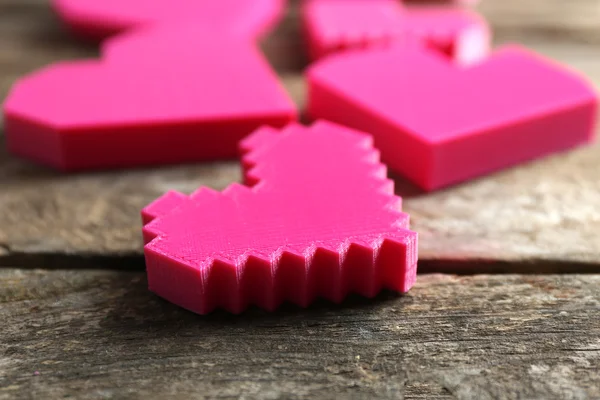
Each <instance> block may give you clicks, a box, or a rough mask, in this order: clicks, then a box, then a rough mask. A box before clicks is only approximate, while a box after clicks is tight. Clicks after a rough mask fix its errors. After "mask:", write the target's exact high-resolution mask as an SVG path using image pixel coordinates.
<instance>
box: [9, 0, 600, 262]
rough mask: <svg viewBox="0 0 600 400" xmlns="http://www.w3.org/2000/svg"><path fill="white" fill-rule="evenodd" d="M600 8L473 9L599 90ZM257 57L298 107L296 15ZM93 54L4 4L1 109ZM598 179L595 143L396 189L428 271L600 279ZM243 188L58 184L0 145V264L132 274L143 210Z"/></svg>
mask: <svg viewBox="0 0 600 400" xmlns="http://www.w3.org/2000/svg"><path fill="white" fill-rule="evenodd" d="M294 4H296V5H297V2H295V3H294ZM599 6H600V1H596V0H577V1H575V0H573V1H568V2H565V1H558V0H544V1H542V0H539V1H538V0H536V1H535V2H534V3H532V4H529V3H528V5H527V7H525V6H523V3H522V1H521V0H484V1H483V2H482V4H481V10H482V12H484V14H485V15H486V16H487V17H488V18H489V19H490V21H491V24H492V26H493V27H494V28H495V29H496V42H497V43H503V42H506V41H515V40H517V41H520V42H522V43H524V44H525V45H527V46H530V47H532V48H534V49H537V50H538V51H540V52H542V53H543V54H546V55H548V56H550V57H553V58H555V59H557V60H560V61H562V62H565V63H567V64H569V65H570V66H572V67H573V68H575V69H577V70H579V71H581V72H583V73H585V74H587V75H588V76H589V77H590V79H591V80H592V81H593V82H594V83H595V84H596V85H597V86H600V42H598V40H597V38H598V37H600V33H598V34H595V33H594V32H596V29H598V24H597V21H598V19H597V18H596V17H597V16H598V15H599V14H598V7H599ZM599 32H600V31H599ZM262 47H263V49H264V51H265V53H266V55H267V57H268V58H269V60H270V61H271V62H272V64H273V65H274V67H275V68H276V69H277V71H279V73H280V75H281V76H282V79H283V81H284V83H285V85H286V87H287V88H288V90H289V91H290V93H291V94H292V96H293V98H294V99H295V100H296V101H297V103H298V104H299V105H302V104H303V103H304V84H303V81H302V77H301V71H302V69H303V68H304V66H305V65H306V60H305V58H304V55H303V52H302V43H301V41H300V39H299V32H298V21H297V10H296V8H295V7H292V9H291V11H290V15H289V16H288V18H287V19H286V21H284V23H283V24H282V25H281V26H280V28H279V29H278V31H277V32H276V33H275V34H274V35H272V36H271V37H270V38H269V39H268V40H266V41H265V43H264V44H263V46H262ZM95 54H96V49H95V48H94V47H93V46H89V45H83V44H80V43H77V42H76V41H75V40H73V39H70V38H69V37H68V36H67V35H66V34H65V33H64V32H62V30H61V28H60V25H59V23H58V21H57V20H56V19H55V18H54V17H53V16H52V14H51V12H50V8H49V6H48V5H47V3H46V1H45V0H26V1H25V0H0V98H2V97H4V95H5V93H7V91H8V89H9V87H10V85H11V84H12V82H13V81H14V80H15V79H16V78H17V77H18V76H19V75H22V74H25V73H27V72H30V71H32V70H34V69H36V68H38V67H40V66H42V65H45V64H47V63H50V62H52V61H54V60H58V59H75V58H79V57H89V56H93V55H95ZM0 139H1V138H0ZM0 142H1V140H0ZM599 171H600V146H598V145H595V146H592V147H589V148H585V149H578V150H575V151H572V152H568V153H565V154H559V155H555V156H552V157H548V158H546V159H543V160H539V161H537V162H533V163H529V164H526V165H522V166H519V167H516V168H512V169H509V170H506V171H504V172H500V173H497V174H494V175H491V176H488V177H485V178H482V179H479V180H476V181H473V182H470V183H466V184H463V185H460V186H457V187H453V188H450V189H447V190H444V191H440V192H436V193H433V194H429V195H425V194H423V193H420V192H419V191H418V190H416V189H415V188H414V187H412V186H411V185H410V184H408V183H406V182H405V181H403V180H402V179H400V178H397V179H396V182H397V186H398V193H399V194H401V195H403V196H405V207H406V211H408V212H409V213H410V214H411V216H412V221H413V228H414V229H415V230H417V231H419V232H420V235H421V240H420V245H421V248H420V254H421V260H423V263H422V265H423V267H424V268H426V269H429V270H444V271H449V270H454V269H461V270H462V269H465V268H467V269H472V268H471V267H470V265H471V264H470V262H471V261H472V260H474V259H475V260H484V261H486V263H484V264H481V263H478V264H475V265H476V266H477V268H478V269H479V268H484V267H485V268H487V270H494V271H522V270H536V271H538V270H540V269H542V270H543V269H546V270H548V269H549V270H561V271H565V270H566V271H580V270H598V269H600V229H599V228H598V227H599V226H600V208H599V207H598V205H599V204H600V172H599ZM239 178H240V174H239V167H238V165H237V163H236V162H235V161H231V162H222V163H214V164H203V165H191V166H175V167H165V168H155V169H140V170H128V171H111V172H104V173H88V174H76V175H61V174H58V173H55V172H52V171H50V170H48V169H45V168H43V167H38V166H35V165H32V164H30V163H28V162H27V161H23V160H18V159H15V158H13V157H11V156H10V155H8V154H7V153H6V150H5V148H4V147H3V143H2V144H0V183H1V185H2V190H1V191H0V265H5V266H6V265H8V266H10V265H13V266H16V265H19V266H34V267H36V266H37V267H50V266H65V265H68V266H72V267H78V268H81V267H94V266H96V267H105V266H106V265H110V266H112V267H119V268H120V267H128V266H140V267H141V266H143V260H142V257H141V254H142V242H141V235H140V229H141V225H140V221H139V210H140V209H141V207H143V206H144V205H145V204H147V203H148V202H150V201H152V200H153V199H154V198H156V197H157V196H159V195H160V194H162V193H163V192H164V191H166V190H168V189H176V190H181V191H184V192H190V191H192V190H194V189H195V188H197V187H199V186H201V185H207V186H211V187H213V188H216V189H222V188H224V187H225V186H226V185H227V184H229V183H231V182H234V181H238V180H239ZM548 266H551V267H548Z"/></svg>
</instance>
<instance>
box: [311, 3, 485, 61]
mask: <svg viewBox="0 0 600 400" xmlns="http://www.w3.org/2000/svg"><path fill="white" fill-rule="evenodd" d="M302 24H303V27H304V32H305V35H306V38H307V45H308V52H309V55H310V57H311V58H312V59H313V60H315V59H319V58H322V57H324V56H326V55H329V54H333V53H336V52H339V51H343V50H347V49H364V48H371V47H385V46H388V45H390V44H391V43H404V44H408V43H410V44H418V45H425V46H427V47H429V48H432V49H436V50H438V51H440V52H442V53H443V54H446V55H448V56H449V57H450V58H452V59H453V60H455V61H456V62H458V63H459V64H470V63H474V62H476V61H478V60H481V59H483V58H484V57H486V56H487V55H488V53H489V47H490V31H489V27H488V25H487V23H486V21H485V20H484V19H483V18H482V17H480V16H479V15H477V14H476V13H474V12H472V11H469V10H466V9H461V8H452V7H440V6H437V7H410V8H404V7H402V5H401V4H400V3H399V2H398V1H396V0H355V1H339V0H306V1H305V2H304V3H303V7H302Z"/></svg>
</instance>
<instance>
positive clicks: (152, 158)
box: [4, 26, 297, 170]
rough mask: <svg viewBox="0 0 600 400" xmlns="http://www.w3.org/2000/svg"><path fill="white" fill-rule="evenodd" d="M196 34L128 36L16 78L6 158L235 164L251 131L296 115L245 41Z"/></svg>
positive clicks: (57, 163)
mask: <svg viewBox="0 0 600 400" xmlns="http://www.w3.org/2000/svg"><path fill="white" fill-rule="evenodd" d="M205 33H206V32H205V31H204V30H203V29H200V28H199V27H195V26H194V27H191V26H186V27H183V26H182V27H179V28H178V29H174V28H173V27H170V28H164V29H160V28H156V29H148V30H136V31H135V32H133V33H131V34H124V35H120V36H119V37H118V38H116V39H114V40H109V41H108V42H106V43H105V46H104V47H103V55H104V58H103V59H102V60H86V61H69V62H60V63H57V64H54V65H51V66H49V67H46V68H43V69H41V70H39V71H37V72H34V73H33V74H31V75H29V76H26V77H24V78H22V79H21V80H19V81H18V82H17V83H16V84H15V85H14V87H13V88H12V90H11V92H10V94H9V96H8V98H7V100H6V102H5V104H4V114H5V133H6V135H5V136H6V139H7V141H8V148H9V150H10V151H11V152H13V153H14V154H17V155H20V156H23V157H27V158H30V159H32V160H34V161H38V162H40V163H44V164H47V165H51V166H53V167H55V168H58V169H61V170H82V169H97V168H115V167H135V166H142V165H156V164H170V163H181V162H190V161H200V160H210V159H219V158H229V157H235V156H236V155H237V145H238V141H239V140H240V139H241V138H243V137H244V136H246V135H248V134H249V133H250V132H252V131H253V130H254V129H256V128H257V127H259V126H261V125H263V124H267V125H272V126H283V125H286V124H288V123H289V122H290V121H294V120H296V117H297V111H296V107H295V105H294V104H293V102H292V101H291V99H290V98H289V97H288V95H287V94H286V92H285V90H284V89H283V87H282V86H281V84H280V83H279V80H278V77H277V75H276V74H275V73H274V71H272V69H271V68H270V66H269V64H268V63H267V61H266V60H265V59H264V58H263V56H262V54H261V53H260V51H259V50H258V49H257V48H256V47H255V45H254V43H252V41H251V40H250V39H240V38H238V37H235V38H234V37H229V36H228V35H207V34H205Z"/></svg>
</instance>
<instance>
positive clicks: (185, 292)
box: [142, 122, 417, 314]
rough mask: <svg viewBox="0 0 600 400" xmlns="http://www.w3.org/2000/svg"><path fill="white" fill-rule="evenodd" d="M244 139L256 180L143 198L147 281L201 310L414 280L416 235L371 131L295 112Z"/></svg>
mask: <svg viewBox="0 0 600 400" xmlns="http://www.w3.org/2000/svg"><path fill="white" fill-rule="evenodd" d="M242 149H243V151H244V152H245V154H244V156H243V166H244V168H245V179H246V183H247V184H249V185H251V187H249V186H242V185H238V184H233V185H231V186H229V187H228V188H227V189H225V190H224V191H223V192H221V193H219V192H216V191H213V190H211V189H207V188H201V189H199V190H198V191H196V192H195V193H193V194H192V195H190V196H185V195H183V194H181V193H177V192H169V193H167V194H165V195H164V196H163V197H161V198H159V199H158V200H156V201H155V202H154V203H152V204H150V205H149V206H148V207H147V208H145V209H144V210H143V212H142V215H143V220H144V222H145V226H144V239H145V241H146V243H147V244H146V245H145V247H144V253H145V255H146V266H147V271H148V281H149V286H150V289H151V290H152V291H154V292H155V293H157V294H158V295H160V296H162V297H164V298H166V299H167V300H169V301H171V302H173V303H175V304H178V305H180V306H182V307H184V308H187V309H189V310H191V311H194V312H197V313H200V314H204V313H207V312H210V311H211V310H213V309H215V308H218V307H219V308H220V307H222V308H224V309H226V310H228V311H230V312H233V313H238V312H241V311H242V310H244V309H245V308H246V307H247V306H248V305H249V304H254V305H258V306H260V307H263V308H265V309H268V310H273V309H275V308H276V307H277V306H278V305H279V304H280V303H281V302H283V301H286V300H287V301H291V302H293V303H295V304H298V305H300V306H303V307H304V306H307V305H308V304H309V303H310V302H311V301H312V300H313V299H314V298H315V297H316V296H320V297H324V298H326V299H329V300H332V301H334V302H339V301H341V300H342V299H343V298H344V297H345V296H346V295H347V294H348V293H349V292H356V293H359V294H361V295H364V296H368V297H372V296H374V295H375V294H376V293H377V292H379V291H380V290H381V289H382V288H387V289H392V290H395V291H399V292H406V291H407V290H408V289H409V288H410V287H411V286H412V285H413V283H414V281H415V279H416V262H417V235H416V233H414V232H411V231H409V230H408V215H406V214H404V213H402V212H401V211H400V208H401V199H400V198H399V197H397V196H395V195H394V184H393V182H392V181H390V180H388V179H387V178H386V168H385V166H384V165H382V164H380V163H379V154H378V152H377V151H376V150H374V149H373V147H372V139H371V137H370V136H368V135H366V134H363V133H359V132H357V131H353V130H350V129H348V128H345V127H341V126H337V125H334V124H331V123H327V122H318V123H316V124H314V125H313V126H311V127H308V128H307V127H302V126H300V125H296V124H292V125H290V126H288V127H286V128H285V129H284V130H283V131H282V132H280V133H278V132H277V131H276V130H274V129H272V128H268V127H266V128H261V129H259V130H258V131H256V132H255V133H254V134H252V135H251V136H250V137H248V138H247V139H245V140H244V141H243V142H242Z"/></svg>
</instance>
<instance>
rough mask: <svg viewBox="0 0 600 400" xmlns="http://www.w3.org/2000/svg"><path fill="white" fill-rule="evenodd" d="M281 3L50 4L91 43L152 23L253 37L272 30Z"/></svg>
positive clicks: (140, 0)
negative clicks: (191, 25) (201, 28)
mask: <svg viewBox="0 0 600 400" xmlns="http://www.w3.org/2000/svg"><path fill="white" fill-rule="evenodd" d="M285 3H286V0H52V6H53V8H54V10H55V11H56V13H57V14H58V15H59V16H60V18H61V19H62V20H63V21H64V22H65V23H66V24H67V25H68V26H69V27H70V28H71V29H72V30H73V31H74V32H75V33H77V34H79V35H81V36H83V37H87V38H91V39H95V40H101V39H104V38H106V37H108V36H112V35H115V34H117V33H121V32H123V31H125V30H128V29H131V28H137V27H141V26H147V25H153V24H156V23H177V24H179V23H193V24H197V25H198V26H200V27H203V28H207V31H208V30H209V29H210V30H213V31H215V32H222V31H226V32H228V33H239V34H243V35H247V36H248V37H257V36H260V35H263V34H265V33H266V32H268V31H269V30H270V29H271V28H272V27H274V26H275V24H276V23H277V22H278V21H279V19H280V18H281V16H282V14H283V12H284V11H285ZM214 35H216V33H215V34H214Z"/></svg>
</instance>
